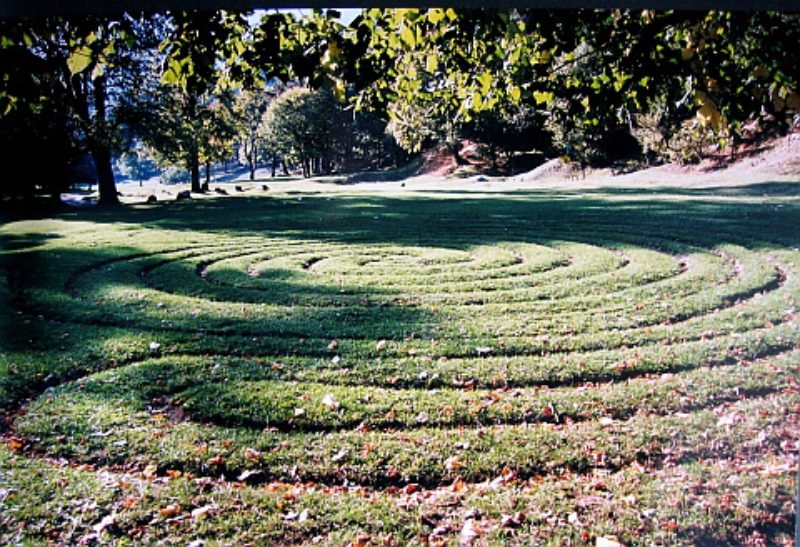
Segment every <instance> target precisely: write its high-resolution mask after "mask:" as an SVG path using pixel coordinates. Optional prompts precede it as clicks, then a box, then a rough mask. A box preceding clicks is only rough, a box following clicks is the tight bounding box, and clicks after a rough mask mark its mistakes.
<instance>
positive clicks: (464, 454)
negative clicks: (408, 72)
mask: <svg viewBox="0 0 800 547" xmlns="http://www.w3.org/2000/svg"><path fill="white" fill-rule="evenodd" d="M301 198H302V199H301ZM776 204H779V205H781V207H775V205H776ZM798 213H800V201H799V200H798V197H797V193H791V192H782V193H781V195H779V196H769V197H764V196H762V195H761V194H760V193H759V192H756V193H755V194H754V195H753V196H748V195H736V196H724V197H720V196H710V195H693V194H692V193H690V192H686V193H680V192H678V191H673V193H665V194H659V195H654V194H646V195H645V194H636V193H632V192H624V193H619V194H618V193H615V192H613V191H608V192H605V193H603V192H597V191H594V192H592V193H585V194H579V193H568V192H562V193H556V192H552V193H545V192H542V193H537V192H520V193H507V194H501V195H496V194H495V195H491V196H490V195H470V194H452V195H450V194H441V195H436V194H434V193H431V194H427V195H421V194H397V195H363V194H362V195H347V194H342V195H337V196H335V197H330V196H325V195H322V194H318V195H316V194H305V195H279V194H276V195H271V196H269V197H259V198H253V197H250V198H236V199H230V200H203V201H199V202H197V203H189V204H183V203H182V204H158V205H155V206H139V207H128V208H126V209H120V210H114V211H79V212H68V213H64V214H61V215H59V216H57V217H55V218H52V219H42V220H29V221H17V222H13V223H8V224H6V225H5V226H3V227H2V228H0V241H2V250H1V251H0V253H1V254H0V267H2V271H3V274H4V276H3V277H2V283H0V321H2V324H1V325H0V327H2V329H0V331H1V332H2V333H3V334H2V341H1V342H2V347H0V350H1V351H2V352H1V353H0V407H1V408H2V409H3V413H4V416H3V418H4V425H3V429H4V432H5V447H4V448H0V464H1V465H0V469H2V472H1V473H0V513H1V514H2V516H0V523H2V525H0V538H2V540H3V541H4V542H9V543H16V542H22V541H54V542H62V543H75V542H78V541H81V540H83V541H84V542H90V541H99V542H120V541H121V542H123V543H125V542H134V543H150V542H156V541H167V542H172V541H183V542H189V541H192V540H196V539H200V540H203V539H206V540H210V539H221V540H222V541H224V542H230V543H236V544H240V543H246V542H256V543H259V542H262V543H263V542H267V543H283V544H294V543H307V542H308V543H310V542H314V543H320V542H321V543H326V544H334V545H340V544H347V543H353V544H367V543H371V544H380V543H388V544H392V543H396V544H405V543H409V542H412V543H413V542H428V543H433V544H444V543H453V542H459V541H461V542H464V543H470V542H472V543H474V542H478V541H484V542H487V543H492V544H493V543H506V542H512V543H520V544H531V543H553V544H563V543H565V542H573V543H579V544H582V543H586V544H591V543H594V542H595V541H596V540H597V538H601V537H605V538H612V537H614V538H616V539H617V540H619V541H621V542H624V543H635V544H639V543H689V544H692V543H715V542H716V543H747V542H751V543H757V542H760V541H766V542H769V543H789V542H791V534H792V529H793V521H794V518H795V512H796V508H795V507H794V502H793V500H794V497H793V495H794V488H795V484H794V476H795V472H796V466H797V461H796V454H795V451H794V443H795V442H796V441H797V438H798V426H797V412H798V409H800V406H799V405H800V396H798V387H797V382H798V365H800V349H798V347H800V329H799V328H798V324H797V314H798V310H800V277H799V276H798V274H800V261H799V259H800V252H799V251H798V245H800V240H798V234H800V214H798Z"/></svg>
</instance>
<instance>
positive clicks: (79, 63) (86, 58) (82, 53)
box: [67, 46, 92, 74]
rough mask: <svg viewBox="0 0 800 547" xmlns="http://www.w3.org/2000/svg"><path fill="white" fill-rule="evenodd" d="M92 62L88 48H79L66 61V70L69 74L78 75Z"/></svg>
mask: <svg viewBox="0 0 800 547" xmlns="http://www.w3.org/2000/svg"><path fill="white" fill-rule="evenodd" d="M91 62H92V50H91V49H89V46H81V47H79V48H78V49H76V50H75V51H73V52H72V54H71V55H70V56H69V59H67V68H69V71H70V73H71V74H78V73H80V72H83V71H84V70H86V68H87V67H88V66H89V65H90V64H91Z"/></svg>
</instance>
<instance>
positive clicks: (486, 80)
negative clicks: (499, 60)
mask: <svg viewBox="0 0 800 547" xmlns="http://www.w3.org/2000/svg"><path fill="white" fill-rule="evenodd" d="M477 79H478V82H480V84H481V93H482V94H483V95H486V94H487V93H489V90H490V89H491V88H492V82H493V81H494V79H493V78H492V75H491V74H490V73H489V72H484V73H483V74H481V75H480V76H478V78H477Z"/></svg>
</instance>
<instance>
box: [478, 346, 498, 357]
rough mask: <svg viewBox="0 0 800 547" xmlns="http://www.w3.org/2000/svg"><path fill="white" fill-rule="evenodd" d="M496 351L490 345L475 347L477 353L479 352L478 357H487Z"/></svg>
mask: <svg viewBox="0 0 800 547" xmlns="http://www.w3.org/2000/svg"><path fill="white" fill-rule="evenodd" d="M492 351H494V348H491V347H489V346H479V347H477V348H475V353H477V354H478V357H486V356H487V355H489V354H491V353H492Z"/></svg>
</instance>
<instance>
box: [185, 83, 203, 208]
mask: <svg viewBox="0 0 800 547" xmlns="http://www.w3.org/2000/svg"><path fill="white" fill-rule="evenodd" d="M185 97H186V103H185V105H186V115H187V116H188V117H189V119H190V120H191V121H192V122H194V121H195V120H196V119H197V97H196V96H195V95H194V94H193V93H191V92H189V93H187V95H186V96H185ZM189 173H190V174H191V180H192V189H191V191H192V192H193V193H198V194H199V193H201V192H202V191H203V188H202V187H201V186H200V145H199V143H198V142H197V137H196V136H195V138H194V139H193V141H192V143H191V148H190V150H189Z"/></svg>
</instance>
